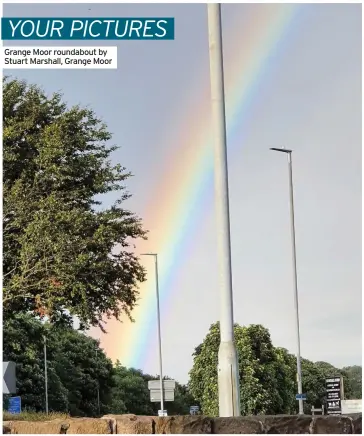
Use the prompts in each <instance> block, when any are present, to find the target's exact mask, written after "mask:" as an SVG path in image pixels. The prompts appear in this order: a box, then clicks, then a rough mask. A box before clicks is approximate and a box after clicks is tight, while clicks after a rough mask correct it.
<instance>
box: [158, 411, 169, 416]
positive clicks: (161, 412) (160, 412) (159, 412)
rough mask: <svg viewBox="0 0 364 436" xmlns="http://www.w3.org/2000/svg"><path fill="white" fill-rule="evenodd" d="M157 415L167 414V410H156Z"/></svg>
mask: <svg viewBox="0 0 364 436" xmlns="http://www.w3.org/2000/svg"><path fill="white" fill-rule="evenodd" d="M158 416H168V413H167V410H158Z"/></svg>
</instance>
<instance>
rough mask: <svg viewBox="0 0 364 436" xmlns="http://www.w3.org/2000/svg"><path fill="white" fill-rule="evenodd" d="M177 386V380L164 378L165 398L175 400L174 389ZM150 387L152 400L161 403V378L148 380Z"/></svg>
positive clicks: (165, 399)
mask: <svg viewBox="0 0 364 436" xmlns="http://www.w3.org/2000/svg"><path fill="white" fill-rule="evenodd" d="M175 387H176V381H175V380H163V400H164V401H174V389H175ZM148 389H149V391H150V401H151V402H152V403H159V402H160V401H161V390H160V381H159V380H150V381H149V382H148Z"/></svg>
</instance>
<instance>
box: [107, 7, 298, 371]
mask: <svg viewBox="0 0 364 436" xmlns="http://www.w3.org/2000/svg"><path fill="white" fill-rule="evenodd" d="M246 7H247V9H248V13H249V15H251V16H250V17H249V20H248V21H249V23H250V24H249V25H248V26H246V27H244V28H243V29H242V30H241V27H242V24H241V22H239V23H235V25H234V26H233V27H232V28H231V29H229V32H230V36H231V37H232V38H231V37H230V38H228V39H229V40H232V39H234V41H236V43H235V42H234V44H236V46H235V47H226V51H229V52H231V53H232V54H233V59H232V60H231V65H230V64H229V60H228V61H227V64H228V65H227V66H228V67H229V71H232V73H230V74H229V77H225V82H226V84H225V93H226V101H227V107H226V115H227V130H228V139H229V137H231V134H232V133H233V131H234V127H235V126H236V124H237V123H238V122H240V123H241V122H242V120H244V117H246V116H247V113H248V110H249V108H250V105H251V102H252V100H253V99H254V97H255V96H256V94H257V91H258V88H259V84H261V83H262V79H263V77H264V75H265V74H267V73H268V72H269V70H270V65H271V64H272V62H273V59H274V56H275V55H276V51H277V50H278V49H281V48H282V46H284V41H285V40H286V38H285V36H286V35H287V34H288V33H289V32H290V30H291V28H292V27H293V25H294V23H295V20H294V18H295V17H296V16H297V13H298V10H299V5H297V4H264V5H262V4H261V5H258V4H256V5H254V4H252V5H250V6H246ZM206 20H207V18H206ZM237 35H239V37H238V38H237V37H236V36H237ZM234 36H235V38H234ZM206 38H207V35H206ZM227 57H228V56H227ZM225 62H226V60H225ZM225 69H227V68H225ZM198 84H199V83H198ZM195 89H201V87H200V88H197V87H196V88H195ZM202 89H203V87H202ZM205 91H206V96H207V98H206V99H204V98H202V97H203V96H201V99H200V100H201V101H202V104H200V106H197V108H196V106H194V107H193V108H187V109H186V108H184V109H185V113H187V114H190V118H189V119H185V121H184V122H183V125H182V126H181V127H182V129H183V130H182V132H180V135H179V136H178V135H176V137H179V138H182V140H180V144H179V147H178V150H179V155H178V156H177V157H176V156H174V157H173V158H171V159H173V160H169V165H168V167H169V168H171V170H170V172H169V173H168V172H167V173H165V174H163V179H162V180H160V181H159V183H158V185H157V186H156V188H155V193H156V195H153V196H152V197H153V198H154V199H155V198H159V204H158V208H156V207H155V204H153V205H152V204H151V205H150V207H149V208H147V213H146V214H144V216H143V221H144V224H145V227H146V228H147V229H148V230H149V231H150V234H149V241H148V243H147V245H148V247H147V248H148V249H149V250H150V251H153V252H157V253H158V263H159V285H160V298H161V309H162V312H163V307H164V306H165V305H166V304H168V298H169V297H170V295H169V294H170V293H169V292H168V290H169V289H173V281H174V280H176V277H175V276H176V268H175V265H176V264H177V263H179V262H180V261H181V259H182V260H183V254H184V253H185V252H186V251H187V250H185V247H184V245H185V240H186V239H187V238H186V237H185V235H186V234H188V233H189V232H190V230H191V227H192V226H193V225H195V224H194V223H195V222H196V211H197V210H202V208H201V207H197V206H198V205H199V204H200V203H201V202H202V201H205V199H206V193H207V191H208V189H209V188H210V187H211V184H212V183H213V146H212V143H211V137H210V131H211V129H210V100H209V98H208V96H209V83H207V84H206V87H205ZM202 92H203V91H202ZM199 93H201V91H199ZM184 116H185V115H184ZM185 132H189V134H188V137H186V134H185ZM176 149H177V147H176ZM173 162H174V163H173ZM166 186H167V187H168V188H167V189H166ZM157 194H158V195H157ZM192 217H193V219H192ZM144 249H145V247H144ZM143 251H145V250H143ZM151 275H152V273H151ZM153 275H154V274H153ZM140 297H141V298H140V301H139V305H138V307H136V309H135V310H134V311H133V314H132V315H133V318H134V319H135V321H136V322H135V323H131V322H130V321H128V320H124V321H123V323H117V322H116V321H114V322H112V323H111V324H109V325H108V327H107V330H108V332H109V334H108V335H103V338H102V339H101V346H103V348H104V349H105V351H106V352H107V354H108V355H109V357H111V358H112V359H113V360H116V359H118V360H120V362H121V363H122V364H123V365H124V366H127V367H136V368H143V366H144V363H145V362H146V361H147V359H148V353H149V351H150V348H151V347H150V344H151V343H152V344H155V332H156V310H155V304H156V303H155V283H154V278H153V277H151V280H149V281H148V282H146V283H144V284H143V285H142V286H141V288H140ZM115 343H117V344H120V345H119V346H118V347H120V348H115Z"/></svg>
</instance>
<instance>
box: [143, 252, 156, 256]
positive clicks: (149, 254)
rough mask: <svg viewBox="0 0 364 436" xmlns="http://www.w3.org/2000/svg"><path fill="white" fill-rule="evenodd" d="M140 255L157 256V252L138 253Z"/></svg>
mask: <svg viewBox="0 0 364 436" xmlns="http://www.w3.org/2000/svg"><path fill="white" fill-rule="evenodd" d="M140 255H141V256H157V253H140Z"/></svg>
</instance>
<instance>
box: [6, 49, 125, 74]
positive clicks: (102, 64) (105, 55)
mask: <svg viewBox="0 0 364 436" xmlns="http://www.w3.org/2000/svg"><path fill="white" fill-rule="evenodd" d="M1 63H2V67H3V68H9V69H13V68H14V69H15V68H18V69H20V68H21V69H34V68H38V69H67V68H69V69H86V68H87V69H116V68H117V66H118V53H117V47H87V46H84V47H72V46H69V47H55V46H53V47H42V46H38V47H29V46H28V47H2V62H1Z"/></svg>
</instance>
